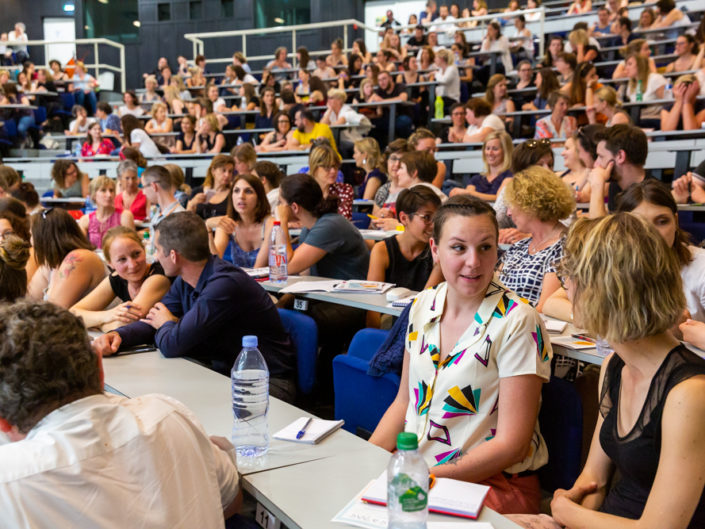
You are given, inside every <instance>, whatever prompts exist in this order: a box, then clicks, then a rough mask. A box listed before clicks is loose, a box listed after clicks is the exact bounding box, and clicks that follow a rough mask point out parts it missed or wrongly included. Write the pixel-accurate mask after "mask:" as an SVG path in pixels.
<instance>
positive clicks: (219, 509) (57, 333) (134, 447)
mask: <svg viewBox="0 0 705 529" xmlns="http://www.w3.org/2000/svg"><path fill="white" fill-rule="evenodd" d="M0 431H3V432H5V434H7V436H8V437H9V439H10V441H11V442H10V443H7V444H4V445H0V512H2V521H1V522H0V525H2V527H12V528H13V529H18V528H32V529H44V528H46V529H49V528H51V529H53V528H55V527H93V528H99V529H113V528H123V527H153V528H163V529H171V528H172V527H208V528H222V527H224V519H225V518H228V517H230V516H231V515H233V514H235V513H236V511H237V510H238V509H239V506H240V503H241V493H240V490H239V480H238V473H237V468H236V465H235V456H234V450H233V447H232V445H231V444H230V443H229V442H228V441H227V439H224V438H211V439H209V438H208V436H207V435H206V433H205V431H204V430H203V427H202V426H201V425H200V424H199V423H198V422H197V420H196V419H195V417H194V416H193V414H192V413H191V412H190V411H189V410H188V409H187V408H186V407H185V406H184V405H183V404H181V403H180V402H178V401H176V400H174V399H172V398H170V397H167V396H165V395H156V394H153V395H145V396H142V397H140V398H137V399H128V398H126V397H118V396H115V395H110V394H106V393H103V369H102V363H101V357H100V356H99V355H96V354H95V353H94V352H93V351H92V350H91V345H90V340H89V338H88V335H87V334H86V330H85V328H84V326H83V323H82V322H81V320H80V319H79V318H78V317H76V316H74V315H73V314H71V313H70V312H69V311H67V310H64V309H62V308H60V307H57V306H56V305H53V304H51V303H44V302H41V303H35V302H31V301H21V302H18V303H16V304H14V305H4V306H2V307H0Z"/></svg>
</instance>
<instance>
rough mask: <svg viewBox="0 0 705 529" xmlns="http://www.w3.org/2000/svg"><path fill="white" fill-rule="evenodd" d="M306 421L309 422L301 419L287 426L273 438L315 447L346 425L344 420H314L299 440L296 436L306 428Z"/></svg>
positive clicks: (304, 418) (305, 418) (306, 419)
mask: <svg viewBox="0 0 705 529" xmlns="http://www.w3.org/2000/svg"><path fill="white" fill-rule="evenodd" d="M306 421H308V417H300V418H298V419H296V420H295V421H294V422H292V423H291V424H290V425H289V426H285V427H284V428H282V429H281V430H279V431H278V432H277V433H275V434H274V435H273V437H274V438H275V439H280V440H282V441H292V442H294V443H305V444H310V445H315V444H317V443H319V442H321V441H322V440H323V439H325V438H326V437H328V436H329V435H330V434H332V433H333V432H335V431H336V430H338V429H340V427H341V426H343V424H345V421H343V420H342V419H341V420H340V421H326V420H324V419H316V418H312V419H311V422H310V423H308V425H307V426H306V431H305V432H304V435H303V436H302V437H301V438H300V439H297V438H296V435H297V434H298V433H299V432H300V431H301V429H302V428H303V427H304V425H305V424H306Z"/></svg>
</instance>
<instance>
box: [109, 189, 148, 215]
mask: <svg viewBox="0 0 705 529" xmlns="http://www.w3.org/2000/svg"><path fill="white" fill-rule="evenodd" d="M115 209H118V210H120V211H122V210H123V209H125V204H124V203H123V201H122V193H120V194H119V195H118V196H116V197H115ZM130 212H132V215H133V216H134V217H135V220H144V219H146V218H147V197H146V196H144V193H143V192H142V190H141V189H140V190H139V191H137V196H135V199H134V200H133V201H132V204H130Z"/></svg>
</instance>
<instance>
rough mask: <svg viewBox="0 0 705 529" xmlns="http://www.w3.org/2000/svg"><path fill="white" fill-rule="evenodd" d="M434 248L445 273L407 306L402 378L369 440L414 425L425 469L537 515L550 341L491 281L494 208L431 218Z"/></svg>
mask: <svg viewBox="0 0 705 529" xmlns="http://www.w3.org/2000/svg"><path fill="white" fill-rule="evenodd" d="M434 222H435V224H434V229H433V238H432V239H431V250H432V253H433V258H434V262H436V263H438V264H439V265H440V267H441V270H442V272H443V276H444V277H445V279H446V282H445V283H441V284H440V285H439V286H438V287H436V288H434V289H428V290H424V291H423V292H421V293H420V294H419V295H418V296H417V298H416V300H415V302H414V305H413V306H412V307H411V312H410V314H409V327H408V331H407V337H406V353H405V355H404V364H403V369H402V378H401V384H400V387H399V393H398V394H397V397H396V399H395V400H394V402H393V403H392V404H391V406H390V407H389V409H388V410H387V412H386V413H385V415H384V417H383V418H382V420H381V421H380V423H379V425H378V426H377V429H376V430H375V432H374V434H373V435H372V437H371V438H370V442H372V443H374V444H376V445H378V446H381V447H383V448H385V449H387V450H392V449H393V448H394V440H395V439H396V436H397V433H399V432H401V431H403V430H405V431H408V432H414V433H416V434H417V436H418V438H419V451H420V452H421V454H422V455H423V456H424V458H425V459H426V462H427V463H428V464H429V466H430V467H432V468H431V472H433V474H435V475H436V476H438V477H450V478H454V479H461V480H465V481H472V482H476V483H484V484H488V485H491V487H492V489H491V491H490V493H489V495H488V497H487V500H486V504H487V505H489V506H490V507H491V508H493V509H495V510H498V511H499V512H501V513H512V512H515V513H516V512H533V513H536V512H538V509H539V501H540V491H539V482H538V478H537V476H536V474H535V471H536V470H537V469H538V468H540V467H541V466H543V465H544V464H545V463H546V462H547V460H548V452H547V450H546V444H545V443H544V440H543V438H542V437H541V433H540V432H539V428H538V419H537V417H538V410H539V399H540V395H541V385H542V384H543V382H545V381H547V380H548V379H549V376H550V371H551V368H550V359H551V346H550V342H549V339H548V335H547V333H546V331H545V329H544V327H543V324H542V322H541V318H540V317H539V315H538V313H537V312H536V311H535V310H534V309H533V308H532V307H531V306H530V305H528V304H527V303H525V302H524V301H522V300H521V298H519V296H517V295H516V294H514V293H513V292H511V291H509V290H508V289H507V288H505V287H504V286H503V285H502V284H501V283H499V282H497V281H496V280H495V279H494V266H495V263H496V259H497V237H498V228H497V221H496V219H495V215H494V210H493V209H492V207H491V206H490V205H489V204H487V203H486V202H484V201H482V200H480V199H477V198H475V197H469V196H463V195H461V196H458V197H453V198H451V199H449V200H448V201H447V202H445V203H444V204H443V205H442V206H441V207H440V208H439V210H438V212H437V213H436V215H435V217H434Z"/></svg>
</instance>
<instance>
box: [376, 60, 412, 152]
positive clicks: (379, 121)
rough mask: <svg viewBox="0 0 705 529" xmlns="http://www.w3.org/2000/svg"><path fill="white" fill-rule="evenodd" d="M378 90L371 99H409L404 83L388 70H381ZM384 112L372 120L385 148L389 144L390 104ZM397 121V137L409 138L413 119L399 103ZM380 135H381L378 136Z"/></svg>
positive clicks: (404, 101) (403, 101)
mask: <svg viewBox="0 0 705 529" xmlns="http://www.w3.org/2000/svg"><path fill="white" fill-rule="evenodd" d="M377 84H378V85H379V86H378V87H377V90H375V93H374V95H373V96H372V98H370V101H397V102H399V103H406V102H407V101H408V100H409V94H407V93H406V87H405V86H404V85H403V84H400V83H395V82H394V80H393V79H392V76H391V74H390V73H389V72H387V71H381V72H379V75H378V76H377ZM383 108H384V113H383V116H382V117H381V118H376V119H374V120H372V123H373V125H374V126H375V128H376V132H377V134H376V135H375V137H376V139H377V141H378V142H379V143H380V147H382V148H384V147H385V146H386V145H387V139H388V138H387V133H388V131H389V108H390V107H389V106H388V105H385V106H384V107H383ZM394 123H395V137H397V138H408V137H409V136H410V135H411V132H412V121H411V118H410V117H409V116H408V114H407V110H406V109H405V108H403V106H401V105H397V109H396V119H395V121H394ZM378 136H379V137H378Z"/></svg>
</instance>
